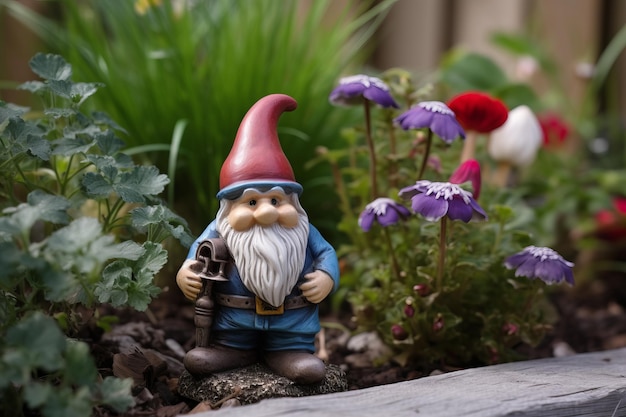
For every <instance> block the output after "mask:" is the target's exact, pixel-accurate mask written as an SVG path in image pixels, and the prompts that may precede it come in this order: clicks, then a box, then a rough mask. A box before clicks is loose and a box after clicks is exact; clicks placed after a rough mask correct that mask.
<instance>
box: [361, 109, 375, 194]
mask: <svg viewBox="0 0 626 417" xmlns="http://www.w3.org/2000/svg"><path fill="white" fill-rule="evenodd" d="M363 107H364V110H365V139H366V140H367V147H368V148H369V154H370V182H371V183H372V200H375V199H376V198H377V197H378V181H377V179H376V149H375V148H374V140H373V139H372V121H371V117H370V103H369V101H368V100H367V99H363Z"/></svg>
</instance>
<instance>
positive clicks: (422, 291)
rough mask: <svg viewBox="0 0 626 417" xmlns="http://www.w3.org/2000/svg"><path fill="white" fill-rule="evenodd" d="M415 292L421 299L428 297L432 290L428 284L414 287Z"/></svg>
mask: <svg viewBox="0 0 626 417" xmlns="http://www.w3.org/2000/svg"><path fill="white" fill-rule="evenodd" d="M413 291H415V292H416V293H417V294H418V295H419V296H420V297H426V296H427V295H429V294H430V288H429V287H428V285H426V284H417V285H414V286H413Z"/></svg>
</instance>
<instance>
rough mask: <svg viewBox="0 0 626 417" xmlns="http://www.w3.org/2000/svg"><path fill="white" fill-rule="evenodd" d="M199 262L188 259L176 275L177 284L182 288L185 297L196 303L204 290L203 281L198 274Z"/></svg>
mask: <svg viewBox="0 0 626 417" xmlns="http://www.w3.org/2000/svg"><path fill="white" fill-rule="evenodd" d="M197 264H198V261H196V260H194V259H187V260H186V261H185V262H184V263H183V266H181V267H180V269H179V270H178V273H177V274H176V284H178V286H179V287H180V290H181V291H182V292H183V294H184V295H185V297H187V298H189V299H190V300H191V301H195V300H196V298H197V297H198V293H199V292H200V290H201V289H202V279H201V278H200V276H199V275H198V273H197V272H196V270H197V268H196V265H197Z"/></svg>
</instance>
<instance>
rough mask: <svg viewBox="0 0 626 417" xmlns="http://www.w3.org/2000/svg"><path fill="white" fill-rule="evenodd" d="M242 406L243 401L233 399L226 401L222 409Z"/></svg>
mask: <svg viewBox="0 0 626 417" xmlns="http://www.w3.org/2000/svg"><path fill="white" fill-rule="evenodd" d="M240 405H241V401H239V400H238V399H237V398H231V399H230V400H226V401H224V404H222V407H221V408H225V407H237V406H240Z"/></svg>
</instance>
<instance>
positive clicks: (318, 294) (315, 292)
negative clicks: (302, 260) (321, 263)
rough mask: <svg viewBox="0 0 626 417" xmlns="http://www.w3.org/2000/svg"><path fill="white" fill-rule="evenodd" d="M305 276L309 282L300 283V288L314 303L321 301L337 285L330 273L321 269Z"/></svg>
mask: <svg viewBox="0 0 626 417" xmlns="http://www.w3.org/2000/svg"><path fill="white" fill-rule="evenodd" d="M304 278H306V279H307V282H305V283H304V284H302V285H300V290H301V291H302V295H304V297H305V298H306V299H307V300H309V301H310V302H311V303H314V304H318V303H321V302H322V301H323V300H324V298H326V296H327V295H328V294H330V292H331V291H332V290H333V286H334V285H335V282H334V281H333V279H332V278H331V277H330V275H328V274H327V273H326V272H324V271H320V270H317V271H313V272H311V273H309V274H306V275H305V276H304Z"/></svg>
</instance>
